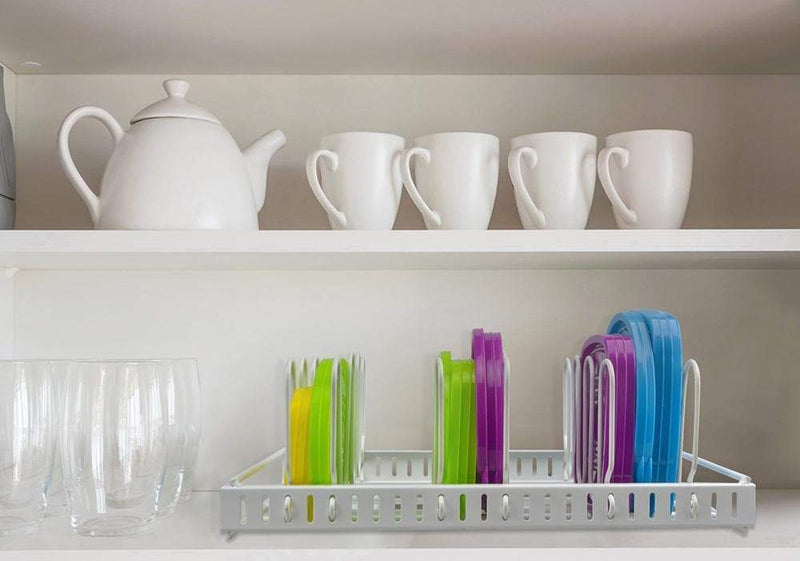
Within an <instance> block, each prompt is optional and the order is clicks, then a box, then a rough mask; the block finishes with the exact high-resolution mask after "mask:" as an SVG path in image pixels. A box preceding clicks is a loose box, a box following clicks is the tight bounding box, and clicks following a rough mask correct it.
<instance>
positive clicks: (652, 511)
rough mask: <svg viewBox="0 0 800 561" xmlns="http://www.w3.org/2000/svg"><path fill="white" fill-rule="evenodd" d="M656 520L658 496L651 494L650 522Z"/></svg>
mask: <svg viewBox="0 0 800 561" xmlns="http://www.w3.org/2000/svg"><path fill="white" fill-rule="evenodd" d="M655 519H656V494H655V493H650V520H655Z"/></svg>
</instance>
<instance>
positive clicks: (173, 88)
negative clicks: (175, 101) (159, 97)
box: [164, 80, 190, 97]
mask: <svg viewBox="0 0 800 561" xmlns="http://www.w3.org/2000/svg"><path fill="white" fill-rule="evenodd" d="M189 87H190V86H189V82H187V81H186V80H165V81H164V89H165V90H166V91H167V95H168V96H169V97H186V93H187V92H188V91H189Z"/></svg>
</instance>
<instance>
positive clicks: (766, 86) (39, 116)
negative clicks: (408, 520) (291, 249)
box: [16, 75, 800, 229]
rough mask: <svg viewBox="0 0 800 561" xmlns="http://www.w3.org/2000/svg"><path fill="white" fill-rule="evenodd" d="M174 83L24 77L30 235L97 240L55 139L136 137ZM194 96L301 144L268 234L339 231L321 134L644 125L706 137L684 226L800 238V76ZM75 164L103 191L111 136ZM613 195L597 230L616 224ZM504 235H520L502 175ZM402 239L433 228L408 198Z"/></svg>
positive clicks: (221, 88) (246, 134) (241, 122)
mask: <svg viewBox="0 0 800 561" xmlns="http://www.w3.org/2000/svg"><path fill="white" fill-rule="evenodd" d="M164 78H165V77H164V76H130V75H128V76H109V75H105V76H100V75H92V76H70V75H67V76H64V75H61V76H55V75H40V76H31V75H20V76H17V88H16V91H17V101H16V103H17V109H16V111H17V129H18V130H17V149H18V150H17V154H18V169H19V171H18V173H19V186H18V193H19V194H18V198H19V202H18V219H17V223H18V227H19V228H43V229H45V228H46V229H59V228H67V229H71V228H88V227H90V226H91V224H90V221H89V215H88V212H87V211H86V209H85V208H84V206H83V203H82V202H81V201H80V199H79V198H78V195H77V194H76V193H75V192H74V191H73V189H72V187H71V186H70V185H69V183H68V182H67V180H66V178H65V176H64V174H63V172H62V170H61V167H60V165H59V163H58V159H57V156H56V134H57V131H58V127H59V125H60V124H61V121H62V119H63V118H64V116H65V115H66V114H67V113H68V112H69V111H70V110H71V109H72V108H74V107H76V106H78V105H83V104H96V105H99V106H101V107H103V108H105V109H107V110H109V111H110V112H111V113H112V114H113V115H114V116H115V117H117V118H118V119H119V120H120V122H121V123H123V125H124V126H125V127H126V128H127V122H128V120H129V119H130V117H131V116H132V115H133V114H134V113H135V112H136V111H137V110H138V109H140V108H141V107H142V106H144V105H146V104H148V103H150V102H152V101H154V100H156V99H158V98H160V97H162V96H163V91H162V89H161V86H160V84H161V81H162V80H163V79H164ZM188 79H189V80H190V81H191V82H192V90H191V92H190V97H192V98H193V99H194V100H195V101H196V102H198V103H199V104H201V105H203V106H205V107H206V108H208V109H209V110H210V111H212V112H213V113H215V114H216V115H217V116H218V117H219V118H220V120H221V121H222V122H223V123H224V125H225V126H226V127H228V129H229V130H230V131H231V133H232V134H233V136H234V137H235V138H236V140H237V141H238V142H239V143H240V144H241V145H245V144H247V143H249V142H250V141H252V140H253V139H255V138H257V137H258V136H259V135H260V134H261V133H263V132H265V131H266V130H268V129H271V128H281V129H282V130H283V131H284V132H285V133H286V135H287V137H288V139H289V143H288V145H287V147H286V148H285V149H284V150H283V151H282V152H280V153H279V154H278V155H277V156H276V157H275V158H274V159H273V164H272V165H271V167H270V174H269V186H268V189H267V202H266V206H265V209H264V210H263V211H262V212H261V215H260V219H261V227H262V228H264V229H316V228H327V221H326V219H325V215H324V213H323V211H322V210H321V208H320V207H319V206H318V204H317V203H316V201H315V199H314V198H313V196H312V194H311V191H310V189H309V188H308V185H307V183H306V179H305V172H304V165H303V163H304V159H305V156H306V155H307V154H308V152H310V151H311V150H312V149H314V148H315V147H316V146H317V142H318V139H319V137H321V136H323V135H325V134H329V133H332V132H339V131H346V130H379V131H387V132H396V133H398V134H401V135H403V136H405V137H406V139H407V140H408V141H409V142H411V141H412V140H413V138H414V137H415V136H418V135H421V134H425V133H429V132H435V131H447V130H476V131H485V132H491V133H494V134H496V135H497V136H499V137H500V140H501V152H502V153H501V160H503V159H504V158H505V155H506V153H507V151H508V146H509V139H510V138H511V137H513V136H515V135H519V134H524V133H528V132H535V131H545V130H578V131H586V132H590V133H593V134H595V135H597V136H598V137H599V139H600V142H599V146H600V147H602V137H603V136H604V135H606V134H609V133H612V132H617V131H622V130H629V129H637V128H679V129H685V130H688V131H690V132H692V133H693V134H694V140H695V170H694V181H693V189H692V196H691V200H690V203H689V210H688V212H687V216H686V221H685V226H686V227H690V228H712V227H713V228H733V227H797V226H798V225H800V189H798V185H800V165H798V157H797V150H798V146H800V112H798V110H797V108H798V107H800V76H192V77H189V78H188ZM72 147H73V154H74V156H75V159H76V162H77V164H78V167H79V168H80V169H81V171H82V173H83V174H84V176H85V177H86V179H87V180H88V182H89V184H90V185H93V186H95V187H96V186H98V185H99V182H100V177H101V175H102V170H103V166H104V164H105V161H106V159H107V157H108V154H109V151H110V148H111V143H110V140H109V136H108V133H107V132H106V131H105V130H104V129H103V128H102V125H100V124H99V123H96V122H93V121H88V122H82V123H80V124H79V125H78V126H77V127H76V128H75V129H74V131H73V138H72ZM613 225H614V224H613V219H612V217H611V211H610V205H609V203H608V200H607V199H606V197H605V195H604V194H603V193H602V190H601V189H600V187H599V184H598V188H597V191H596V193H595V202H594V207H593V209H592V214H591V217H590V221H589V227H592V228H607V227H613ZM491 226H492V227H493V228H519V227H520V223H519V219H518V216H517V214H516V209H515V207H514V202H513V196H512V190H511V185H510V181H509V179H508V173H507V170H505V169H504V167H503V166H501V173H500V185H499V194H498V200H497V205H496V208H495V213H494V217H493V220H492V225H491ZM397 227H398V228H422V227H423V226H422V220H421V218H420V216H419V214H418V213H417V211H416V209H414V208H413V205H412V204H411V202H410V200H409V198H408V197H407V196H405V195H404V197H403V203H402V205H401V210H400V216H399V218H398V222H397Z"/></svg>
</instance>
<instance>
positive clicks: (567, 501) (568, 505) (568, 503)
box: [564, 493, 572, 520]
mask: <svg viewBox="0 0 800 561" xmlns="http://www.w3.org/2000/svg"><path fill="white" fill-rule="evenodd" d="M564 519H565V520H572V494H571V493H567V496H566V497H565V498H564Z"/></svg>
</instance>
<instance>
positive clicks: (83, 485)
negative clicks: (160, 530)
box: [61, 361, 165, 536]
mask: <svg viewBox="0 0 800 561" xmlns="http://www.w3.org/2000/svg"><path fill="white" fill-rule="evenodd" d="M161 391H162V389H161V380H160V373H159V370H158V364H157V363H156V362H154V361H118V362H99V361H85V362H74V363H72V364H71V365H70V366H69V367H68V373H67V379H66V384H65V403H64V415H63V427H62V434H61V460H62V470H63V473H64V488H65V491H66V494H67V502H68V506H69V513H70V523H71V525H72V528H73V529H74V530H75V532H76V533H78V534H80V535H89V536H122V535H132V534H138V533H140V532H142V531H144V530H146V529H147V528H148V527H149V526H150V524H151V523H152V521H153V518H154V517H155V506H156V499H157V493H158V487H159V484H160V482H161V477H162V474H163V473H164V465H165V464H164V462H165V446H164V422H163V418H162V407H161Z"/></svg>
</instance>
